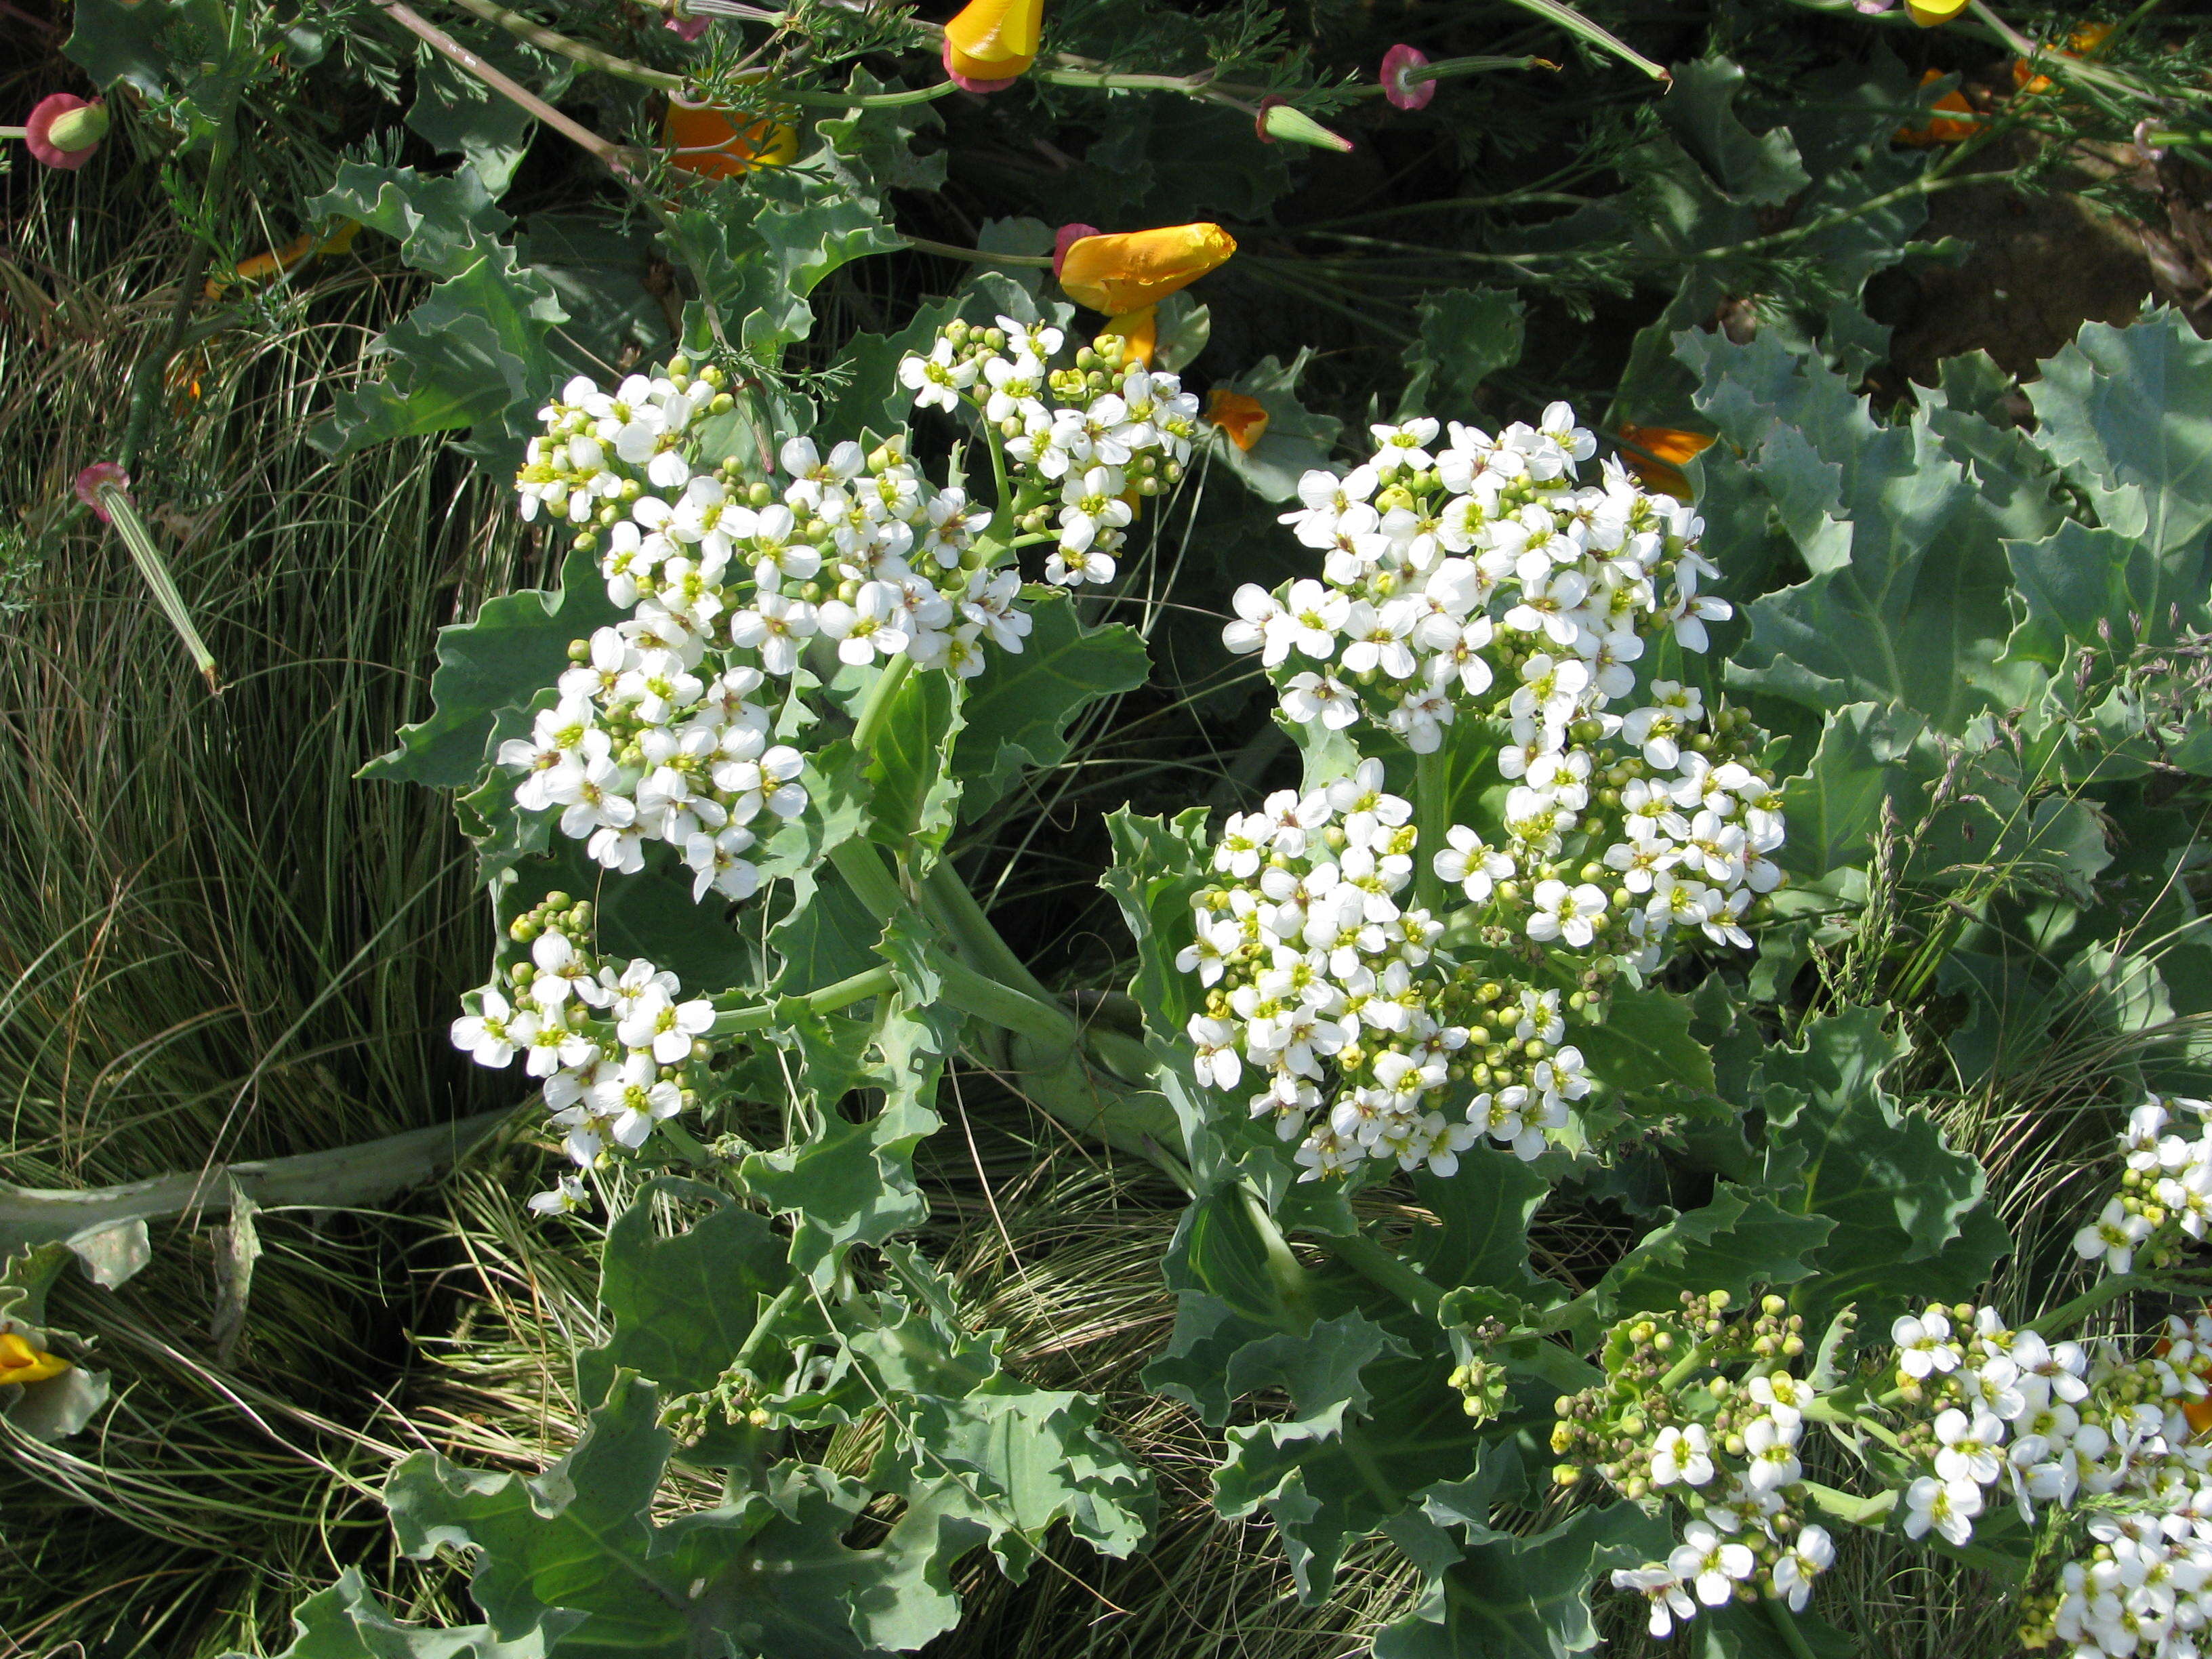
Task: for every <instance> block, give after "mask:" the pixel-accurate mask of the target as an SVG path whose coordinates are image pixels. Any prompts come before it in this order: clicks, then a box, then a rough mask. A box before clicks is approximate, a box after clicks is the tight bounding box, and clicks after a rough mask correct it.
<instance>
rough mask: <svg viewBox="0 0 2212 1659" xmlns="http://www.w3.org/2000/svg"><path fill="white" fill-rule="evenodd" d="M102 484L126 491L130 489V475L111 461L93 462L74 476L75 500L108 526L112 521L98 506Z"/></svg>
mask: <svg viewBox="0 0 2212 1659" xmlns="http://www.w3.org/2000/svg"><path fill="white" fill-rule="evenodd" d="M102 484H113V485H114V486H115V487H116V488H117V489H130V488H131V475H130V474H129V473H128V472H125V471H124V470H123V469H122V468H121V467H119V466H118V465H116V464H115V463H114V462H112V461H94V463H93V464H92V465H90V466H88V467H87V468H85V470H84V471H82V472H80V473H78V474H77V475H76V498H77V500H79V501H82V502H83V503H84V504H85V505H86V506H87V507H90V508H91V509H92V510H93V513H94V515H96V516H97V517H98V518H99V520H100V523H102V524H108V523H112V520H110V519H109V518H108V516H107V509H106V507H102V506H101V505H100V485H102Z"/></svg>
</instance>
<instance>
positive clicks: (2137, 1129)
mask: <svg viewBox="0 0 2212 1659" xmlns="http://www.w3.org/2000/svg"><path fill="white" fill-rule="evenodd" d="M2208 1118H2212V1104H2208V1103H2206V1102H2204V1101H2201V1100H2190V1099H2184V1098H2179V1097H2175V1098H2171V1099H2161V1098H2159V1097H2151V1098H2150V1099H2148V1100H2147V1101H2145V1102H2144V1103H2142V1104H2141V1105H2139V1106H2137V1107H2136V1109H2134V1110H2133V1111H2132V1112H2131V1113H2130V1114H2129V1117H2128V1122H2127V1126H2126V1128H2125V1129H2124V1132H2123V1133H2122V1134H2121V1137H2120V1144H2121V1148H2122V1151H2123V1152H2124V1157H2125V1161H2126V1168H2125V1170H2124V1173H2123V1174H2122V1176H2121V1178H2120V1182H2121V1190H2120V1193H2119V1194H2118V1195H2117V1196H2115V1197H2114V1198H2113V1199H2112V1200H2111V1201H2110V1202H2109V1203H2107V1204H2106V1206H2105V1209H2104V1211H2103V1212H2102V1213H2101V1214H2100V1216H2099V1217H2098V1218H2097V1219H2096V1220H2095V1221H2093V1222H2092V1223H2091V1224H2090V1225H2088V1226H2087V1227H2085V1228H2083V1229H2082V1230H2081V1232H2080V1233H2079V1234H2078V1235H2076V1237H2075V1241H2074V1243H2075V1249H2076V1250H2077V1251H2078V1252H2079V1253H2080V1254H2081V1256H2082V1257H2083V1259H2084V1260H2086V1261H2095V1262H2098V1263H2100V1265H2101V1267H2103V1268H2104V1269H2105V1271H2106V1272H2108V1273H2127V1272H2129V1271H2130V1270H2131V1269H2132V1268H2135V1267H2136V1265H2137V1259H2138V1258H2148V1260H2149V1261H2151V1262H2153V1263H2154V1264H2156V1263H2159V1262H2160V1261H2164V1260H2166V1259H2167V1258H2168V1257H2170V1256H2171V1255H2173V1254H2175V1253H2176V1252H2177V1251H2178V1250H2179V1248H2180V1247H2182V1245H2183V1244H2184V1243H2185V1242H2189V1243H2202V1242H2203V1239H2204V1237H2205V1233H2206V1221H2207V1213H2208V1202H2207V1194H2208V1192H2212V1126H2208V1121H2207V1120H2208ZM2184 1124H2185V1125H2186V1128H2187V1133H2177V1132H2176V1128H2177V1125H2184ZM1893 1335H1894V1336H1895V1338H1896V1340H1897V1344H1898V1349H1899V1353H1898V1373H1899V1382H1900V1384H1903V1385H1905V1386H1906V1387H1907V1389H1908V1392H1910V1393H1913V1394H1917V1395H1919V1396H1920V1403H1921V1405H1922V1407H1923V1412H1924V1411H1926V1410H1928V1409H1931V1408H1932V1409H1935V1411H1936V1415H1935V1417H1934V1420H1933V1422H1932V1424H1930V1425H1928V1428H1929V1432H1930V1433H1931V1434H1932V1447H1933V1449H1932V1451H1929V1452H1926V1453H1924V1454H1923V1455H1926V1456H1927V1458H1928V1461H1929V1464H1930V1467H1929V1472H1928V1473H1927V1474H1923V1475H1922V1476H1920V1477H1919V1478H1917V1479H1916V1480H1914V1481H1913V1482H1912V1484H1911V1486H1910V1487H1909V1488H1908V1489H1907V1490H1906V1492H1905V1502H1906V1505H1907V1513H1906V1522H1905V1529H1906V1531H1907V1532H1908V1533H1912V1534H1916V1535H1917V1534H1918V1533H1923V1532H1925V1531H1928V1530H1929V1529H1930V1528H1934V1529H1936V1530H1940V1531H1941V1532H1942V1534H1943V1535H1945V1536H1946V1537H1948V1538H1950V1539H1951V1540H1952V1541H1954V1542H1960V1543H1963V1542H1964V1541H1966V1539H1967V1538H1968V1537H1970V1536H1971V1535H1972V1531H1973V1525H1974V1521H1975V1517H1976V1516H1978V1515H1979V1514H1980V1513H1981V1512H1982V1493H1983V1492H1984V1489H1996V1488H1999V1487H2000V1486H2002V1488H2004V1489H2008V1490H2009V1491H2010V1492H2011V1494H2012V1496H2013V1498H2014V1499H2015V1502H2016V1503H2017V1504H2018V1505H2019V1506H2020V1510H2021V1516H2022V1517H2023V1518H2029V1517H2032V1516H2033V1504H2035V1503H2038V1502H2047V1503H2049V1504H2051V1505H2052V1506H2053V1507H2055V1508H2057V1509H2059V1510H2075V1511H2078V1512H2079V1513H2078V1516H2076V1519H2077V1521H2078V1525H2077V1527H2076V1528H2074V1529H2072V1530H2070V1531H2069V1533H2068V1534H2065V1535H2066V1536H2067V1537H2068V1538H2069V1539H2070V1541H2071V1543H2070V1552H2071V1553H2072V1556H2073V1559H2067V1560H2065V1561H2064V1562H2063V1565H2061V1566H2060V1568H2059V1569H2058V1572H2057V1582H2056V1584H2055V1587H2054V1588H2053V1589H2052V1590H2051V1593H2050V1594H2048V1595H2045V1596H2043V1597H2041V1598H2040V1599H2039V1600H2032V1601H2031V1602H2030V1615H2029V1618H2028V1620H2027V1625H2026V1627H2025V1628H2024V1629H2023V1631H2022V1632H2021V1636H2022V1640H2023V1642H2024V1643H2030V1644H2033V1645H2037V1646H2048V1645H2050V1644H2052V1643H2054V1642H2055V1643H2058V1644H2063V1645H2064V1647H2065V1648H2066V1649H2067V1650H2068V1651H2069V1653H2070V1654H2071V1655H2072V1656H2073V1659H2134V1656H2142V1659H2198V1656H2200V1655H2201V1654H2202V1653H2203V1652H2204V1651H2206V1650H2207V1649H2208V1647H2209V1646H2212V1643H2208V1639H2207V1638H2206V1636H2205V1634H2204V1632H2205V1631H2206V1628H2207V1626H2208V1624H2212V1444H2207V1443H2204V1442H2203V1436H2204V1435H2205V1434H2206V1433H2207V1432H2208V1431H2212V1316H2208V1315H2203V1314H2200V1315H2198V1316H2196V1317H2195V1318H2193V1319H2183V1318H2179V1317H2169V1318H2168V1319H2167V1320H2166V1323H2165V1327H2164V1330H2163V1333H2162V1334H2161V1335H2160V1337H2159V1338H2158V1339H2157V1340H2156V1341H2155V1342H2154V1344H2153V1345H2152V1346H2151V1348H2150V1351H2149V1352H2148V1353H2144V1354H2142V1355H2140V1356H2138V1357H2136V1358H2133V1359H2130V1358H2128V1357H2127V1356H2126V1353H2125V1352H2124V1350H2123V1348H2122V1347H2121V1346H2120V1344H2118V1342H2117V1341H2114V1340H2109V1339H2108V1340H2101V1341H2098V1342H2094V1343H2090V1344H2087V1345H2085V1344H2081V1343H2074V1342H2063V1343H2059V1344H2057V1345H2046V1344H2045V1342H2044V1340H2043V1339H2042V1338H2040V1337H2039V1336H2037V1335H2035V1334H2033V1332H2018V1333H2009V1332H2006V1331H2004V1329H2003V1328H2002V1325H2001V1324H1999V1322H1998V1321H1997V1317H1996V1314H1995V1312H1994V1311H1993V1310H1989V1309H1981V1310H1975V1317H1974V1322H1973V1324H1972V1335H1971V1336H1969V1335H1967V1334H1966V1328H1963V1327H1962V1328H1954V1326H1953V1324H1952V1323H1951V1322H1950V1321H1949V1320H1948V1319H1947V1318H1946V1317H1945V1316H1944V1311H1943V1310H1941V1309H1931V1310H1929V1312H1928V1313H1926V1314H1923V1315H1922V1316H1920V1317H1919V1318H1917V1319H1908V1320H1899V1322H1898V1325H1897V1328H1896V1330H1895V1332H1894V1333H1893Z"/></svg>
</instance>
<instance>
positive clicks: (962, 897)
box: [921, 860, 1053, 1002]
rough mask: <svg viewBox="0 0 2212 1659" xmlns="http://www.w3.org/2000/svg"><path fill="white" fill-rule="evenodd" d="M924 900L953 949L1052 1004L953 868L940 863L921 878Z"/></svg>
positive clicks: (1040, 983)
mask: <svg viewBox="0 0 2212 1659" xmlns="http://www.w3.org/2000/svg"><path fill="white" fill-rule="evenodd" d="M921 897H922V902H923V903H924V904H925V905H926V906H927V908H928V909H929V912H930V915H931V916H932V917H933V919H934V920H935V921H937V923H938V924H939V926H940V927H943V928H944V929H945V932H946V933H949V934H951V937H952V942H953V945H955V946H956V947H957V949H958V950H959V951H960V952H961V954H963V956H965V957H968V958H969V960H970V961H971V962H973V963H974V964H975V966H976V967H978V968H981V969H983V970H984V971H985V972H987V973H988V974H990V975H992V976H993V977H994V978H996V979H1001V980H1004V981H1006V983H1007V984H1009V985H1012V986H1013V987H1016V988H1018V989H1019V990H1022V991H1024V992H1026V993H1027V994H1030V996H1033V997H1035V998H1036V999H1038V1000H1040V1001H1046V1002H1049V1001H1052V1000H1053V994H1052V993H1051V992H1050V991H1049V990H1048V989H1047V988H1046V987H1045V985H1044V983H1043V981H1041V980H1039V979H1038V978H1037V977H1036V975H1034V974H1032V973H1030V969H1029V964H1028V963H1025V962H1024V961H1023V960H1022V959H1021V957H1019V956H1018V954H1016V952H1015V951H1014V947H1013V946H1012V945H1009V944H1007V943H1006V939H1005V938H1004V937H1003V936H1002V935H1001V934H1000V932H999V930H998V929H997V928H996V927H993V926H992V925H991V918H990V917H989V915H987V914H986V913H985V911H984V909H983V907H982V905H981V903H980V902H978V901H977V900H976V897H975V895H974V894H973V893H971V892H969V890H968V884H967V883H966V882H964V881H963V880H961V879H960V874H959V872H957V871H956V870H955V869H953V867H952V866H951V865H950V864H947V863H945V862H944V861H943V860H939V862H938V863H937V864H935V865H933V866H931V869H930V872H929V873H928V874H927V875H926V876H924V877H923V878H921Z"/></svg>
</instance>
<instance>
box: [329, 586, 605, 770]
mask: <svg viewBox="0 0 2212 1659" xmlns="http://www.w3.org/2000/svg"><path fill="white" fill-rule="evenodd" d="M622 614H623V613H622V612H621V611H618V610H617V609H616V608H615V606H614V605H612V604H611V603H610V602H609V601H608V599H607V585H606V583H605V580H603V579H602V578H601V576H600V574H599V563H598V561H597V560H596V559H595V558H593V557H592V555H590V554H588V553H583V552H579V551H576V550H574V549H571V550H570V551H569V553H568V557H567V559H566V560H564V561H563V562H562V566H561V585H560V586H559V587H557V588H556V589H554V590H552V591H551V592H543V591H540V590H538V589H535V588H530V589H525V590H523V591H522V592H516V593H503V594H501V595H500V596H499V597H498V598H497V599H487V600H485V601H484V605H483V609H482V610H481V611H477V615H476V620H475V621H473V622H466V623H454V624H453V625H452V626H450V627H447V628H441V629H439V630H438V666H437V669H436V671H435V672H434V673H433V674H432V675H431V677H430V698H431V701H432V702H433V703H434V704H435V710H434V712H433V713H432V714H431V715H430V718H429V719H428V720H420V721H417V722H416V724H415V725H413V726H402V727H401V728H400V731H399V742H398V745H397V746H396V747H395V748H393V749H392V750H390V751H389V752H388V753H386V754H383V755H380V756H379V757H377V758H376V759H374V760H373V761H371V762H370V763H368V765H367V766H364V767H363V768H362V769H361V775H362V777H365V778H380V779H382V780H384V781H386V782H391V783H423V784H428V785H429V786H431V787H433V788H438V789H462V788H466V787H468V786H469V785H470V784H471V783H473V782H475V781H476V779H477V772H478V771H479V770H480V769H482V767H483V763H484V759H485V750H486V747H487V745H488V744H489V742H490V740H491V737H492V728H493V726H494V725H495V723H496V721H497V720H498V717H499V715H500V714H501V711H502V710H506V709H521V708H528V707H529V705H530V703H531V702H532V699H534V698H535V697H536V696H538V693H539V692H540V691H543V690H545V689H546V688H548V687H549V686H550V685H551V684H553V682H554V681H555V680H556V679H558V678H560V676H561V672H562V670H563V669H565V668H567V667H568V643H569V641H572V640H578V639H586V638H588V637H590V635H591V634H592V631H593V630H594V629H599V628H603V627H605V626H606V625H607V624H608V623H611V622H613V621H614V620H615V619H616V618H617V617H620V616H621V615H622Z"/></svg>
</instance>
